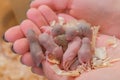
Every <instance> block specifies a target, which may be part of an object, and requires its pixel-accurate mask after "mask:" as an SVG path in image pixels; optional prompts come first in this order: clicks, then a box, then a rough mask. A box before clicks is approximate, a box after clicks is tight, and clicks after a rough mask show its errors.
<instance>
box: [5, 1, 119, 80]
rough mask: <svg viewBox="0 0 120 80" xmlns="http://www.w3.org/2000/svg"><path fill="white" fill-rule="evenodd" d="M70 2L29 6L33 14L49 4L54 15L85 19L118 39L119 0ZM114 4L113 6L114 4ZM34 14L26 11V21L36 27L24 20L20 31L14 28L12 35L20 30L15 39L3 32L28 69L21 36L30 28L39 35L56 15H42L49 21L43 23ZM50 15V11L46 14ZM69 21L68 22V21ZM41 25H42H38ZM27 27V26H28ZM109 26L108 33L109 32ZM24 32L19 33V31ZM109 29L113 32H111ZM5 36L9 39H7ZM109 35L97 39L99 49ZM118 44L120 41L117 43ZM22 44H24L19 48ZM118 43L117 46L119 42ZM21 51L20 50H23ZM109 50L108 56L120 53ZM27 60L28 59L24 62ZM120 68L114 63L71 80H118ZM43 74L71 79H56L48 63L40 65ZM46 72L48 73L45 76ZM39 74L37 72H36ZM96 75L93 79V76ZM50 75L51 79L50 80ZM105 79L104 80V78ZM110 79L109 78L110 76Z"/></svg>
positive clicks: (27, 54)
mask: <svg viewBox="0 0 120 80" xmlns="http://www.w3.org/2000/svg"><path fill="white" fill-rule="evenodd" d="M71 1H72V2H70V0H35V1H33V2H32V4H31V7H32V8H33V7H34V8H36V11H37V10H38V7H39V6H40V5H41V6H42V5H43V4H44V5H48V6H49V7H51V8H52V9H53V10H54V11H55V12H56V13H60V12H61V13H65V14H69V15H71V16H73V17H75V18H77V19H85V20H87V21H88V22H90V23H92V24H93V25H101V30H100V31H101V33H105V34H109V35H116V36H117V37H119V38H120V36H119V27H118V26H119V25H120V20H119V19H120V16H119V14H118V13H120V8H119V4H120V2H119V0H116V1H113V0H106V1H104V0H102V1H100V2H99V0H93V1H89V0H71ZM112 1H113V2H114V5H113V2H112ZM39 10H40V11H42V8H41V7H39ZM32 12H35V10H34V9H30V10H29V11H28V14H27V16H28V18H29V19H30V20H31V21H33V22H34V23H36V24H37V26H36V25H33V23H32V22H31V21H26V20H25V21H24V22H23V23H22V24H21V25H20V28H18V27H17V29H16V32H14V33H18V32H17V31H19V33H18V35H20V36H19V37H18V36H14V34H11V35H13V36H14V37H11V35H9V34H8V33H10V32H11V31H12V29H13V28H12V29H11V31H10V30H9V31H7V32H6V35H5V37H6V39H7V40H8V41H11V42H14V50H15V51H16V52H17V53H20V54H23V55H24V56H22V57H23V62H24V64H26V65H28V66H33V62H32V60H31V57H30V55H29V53H27V51H28V48H29V46H28V43H27V41H26V38H24V35H26V30H27V29H28V28H29V27H30V26H33V28H34V30H36V32H37V33H38V34H39V27H40V26H43V25H47V24H48V23H49V22H50V21H52V20H54V19H56V17H57V15H55V14H53V13H52V15H51V17H47V16H48V15H45V16H46V17H45V18H46V19H45V20H47V21H48V22H45V20H44V19H42V20H40V19H38V18H39V17H37V18H35V16H33V14H34V13H32ZM49 13H50V12H49ZM65 14H64V15H63V14H62V15H61V14H59V16H64V17H65V19H66V20H69V19H73V18H72V17H70V16H66V15H65ZM40 18H43V16H41V15H40ZM68 18H69V19H68ZM39 22H41V23H39ZM27 24H29V25H27ZM108 27H110V28H109V30H108ZM21 30H22V31H23V32H20V31H21ZM111 30H112V31H111ZM8 35H9V36H10V37H8ZM107 37H108V36H104V35H102V36H101V37H100V39H99V40H98V46H103V45H105V43H103V42H102V41H105V40H104V39H107ZM20 42H22V43H21V46H19V47H17V45H19V44H20ZM118 43H119V42H118ZM22 44H23V45H22ZM119 44H120V43H119ZM22 47H23V48H24V49H23V48H22ZM117 47H118V48H119V47H120V45H118V46H117ZM118 48H117V49H114V50H112V49H108V52H109V54H112V53H116V52H120V50H119V49H118ZM119 56H120V54H119V53H118V54H116V56H115V57H119ZM26 58H27V60H25V59H26ZM119 67H120V63H116V64H114V66H113V67H110V68H102V69H98V70H95V71H90V72H88V73H84V74H82V75H81V76H80V77H77V78H74V79H73V78H71V80H88V79H89V80H101V79H105V80H113V79H115V80H118V79H119V76H118V75H117V74H119V72H118V71H119V69H120V68H119ZM114 69H116V70H117V71H116V73H115V74H113V71H114ZM43 71H44V73H45V75H46V76H47V77H48V78H49V79H50V80H57V79H58V80H70V78H68V77H64V76H58V75H57V74H55V73H54V72H53V71H52V70H51V68H50V64H49V63H48V62H44V63H43ZM48 71H49V73H47V72H48ZM36 72H38V74H40V73H39V71H36ZM51 74H52V75H51ZM94 75H95V76H94ZM51 76H52V77H51ZM103 76H104V78H103ZM110 76H112V77H110Z"/></svg>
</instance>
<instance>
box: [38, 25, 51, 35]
mask: <svg viewBox="0 0 120 80" xmlns="http://www.w3.org/2000/svg"><path fill="white" fill-rule="evenodd" d="M40 31H41V32H42V33H48V34H51V31H52V27H50V26H42V27H41V28H40Z"/></svg>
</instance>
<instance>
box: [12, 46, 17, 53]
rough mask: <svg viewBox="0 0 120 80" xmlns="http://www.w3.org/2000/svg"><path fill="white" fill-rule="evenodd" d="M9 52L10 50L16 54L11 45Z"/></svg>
mask: <svg viewBox="0 0 120 80" xmlns="http://www.w3.org/2000/svg"><path fill="white" fill-rule="evenodd" d="M11 50H12V52H13V53H15V54H16V52H15V50H14V48H13V45H12V46H11Z"/></svg>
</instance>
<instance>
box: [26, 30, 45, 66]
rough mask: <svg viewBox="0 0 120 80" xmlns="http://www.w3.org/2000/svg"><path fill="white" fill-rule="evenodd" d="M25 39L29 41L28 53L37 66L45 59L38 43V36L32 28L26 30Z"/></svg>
mask: <svg viewBox="0 0 120 80" xmlns="http://www.w3.org/2000/svg"><path fill="white" fill-rule="evenodd" d="M27 39H28V41H29V43H30V54H31V56H32V58H33V61H34V62H35V64H36V66H37V67H39V65H40V63H41V62H42V61H43V60H45V56H44V54H43V51H42V48H41V46H40V44H39V41H38V38H37V36H36V34H35V32H34V31H33V30H32V29H30V30H28V32H27Z"/></svg>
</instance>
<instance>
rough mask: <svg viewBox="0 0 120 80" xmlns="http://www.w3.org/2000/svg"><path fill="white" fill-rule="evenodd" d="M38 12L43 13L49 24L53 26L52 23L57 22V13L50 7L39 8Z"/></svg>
mask: <svg viewBox="0 0 120 80" xmlns="http://www.w3.org/2000/svg"><path fill="white" fill-rule="evenodd" d="M38 10H39V11H40V12H41V13H42V15H43V16H44V18H45V19H46V20H47V22H48V23H49V24H51V22H53V21H57V15H56V13H55V12H54V11H53V10H52V9H50V8H49V7H48V6H46V5H42V6H40V7H39V8H38Z"/></svg>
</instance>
